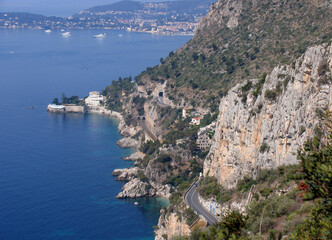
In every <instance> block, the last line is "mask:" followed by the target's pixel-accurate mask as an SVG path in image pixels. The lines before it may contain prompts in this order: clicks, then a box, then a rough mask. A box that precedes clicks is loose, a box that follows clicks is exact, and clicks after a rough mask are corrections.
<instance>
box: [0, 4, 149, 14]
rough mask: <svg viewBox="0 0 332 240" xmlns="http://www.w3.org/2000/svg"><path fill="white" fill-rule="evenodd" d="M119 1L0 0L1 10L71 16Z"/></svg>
mask: <svg viewBox="0 0 332 240" xmlns="http://www.w3.org/2000/svg"><path fill="white" fill-rule="evenodd" d="M119 1H120V0H0V12H5V11H12V12H30V13H39V14H43V15H47V16H71V15H73V14H74V13H77V12H79V11H81V10H84V9H86V8H89V7H93V6H98V5H106V4H111V3H114V2H119ZM138 1H141V0H138ZM151 2H152V1H151Z"/></svg>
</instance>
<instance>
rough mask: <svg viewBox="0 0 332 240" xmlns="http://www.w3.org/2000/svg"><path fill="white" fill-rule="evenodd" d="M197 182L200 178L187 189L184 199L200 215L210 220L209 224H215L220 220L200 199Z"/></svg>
mask: <svg viewBox="0 0 332 240" xmlns="http://www.w3.org/2000/svg"><path fill="white" fill-rule="evenodd" d="M197 182H198V180H196V181H195V183H194V184H192V185H191V187H190V188H189V189H188V190H187V192H186V194H185V196H184V201H185V202H186V203H187V205H188V206H189V207H191V208H192V209H193V210H194V211H196V212H197V213H198V214H199V215H202V216H203V217H204V218H205V219H206V221H207V222H208V225H213V224H215V223H217V222H219V221H218V219H217V218H216V217H215V216H214V215H213V214H212V213H210V212H209V211H208V210H206V209H205V208H204V207H203V206H202V205H201V204H200V202H199V200H198V193H197V191H196V188H197V187H196V184H197Z"/></svg>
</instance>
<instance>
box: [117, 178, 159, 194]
mask: <svg viewBox="0 0 332 240" xmlns="http://www.w3.org/2000/svg"><path fill="white" fill-rule="evenodd" d="M121 190H122V192H120V193H119V194H118V195H117V196H116V198H139V197H145V196H149V197H153V196H155V195H156V191H155V190H154V189H153V188H151V186H150V185H149V184H148V183H146V182H142V181H140V180H139V179H138V178H135V179H133V180H131V181H129V182H127V183H126V184H125V185H124V186H123V187H122V189H121Z"/></svg>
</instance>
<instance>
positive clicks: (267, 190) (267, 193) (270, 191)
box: [259, 188, 273, 197]
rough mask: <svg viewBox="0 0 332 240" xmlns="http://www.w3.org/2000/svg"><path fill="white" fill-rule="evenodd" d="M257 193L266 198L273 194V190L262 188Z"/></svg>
mask: <svg viewBox="0 0 332 240" xmlns="http://www.w3.org/2000/svg"><path fill="white" fill-rule="evenodd" d="M259 192H260V194H261V195H262V196H263V197H268V196H269V195H270V194H271V193H272V192H273V189H271V188H264V189H262V190H260V191H259Z"/></svg>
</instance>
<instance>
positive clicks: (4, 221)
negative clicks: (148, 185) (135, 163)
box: [0, 30, 189, 240]
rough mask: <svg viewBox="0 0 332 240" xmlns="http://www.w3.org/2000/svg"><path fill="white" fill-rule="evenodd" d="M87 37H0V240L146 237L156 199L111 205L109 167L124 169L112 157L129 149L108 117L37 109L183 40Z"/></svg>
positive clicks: (155, 57) (113, 187) (153, 59)
mask: <svg viewBox="0 0 332 240" xmlns="http://www.w3.org/2000/svg"><path fill="white" fill-rule="evenodd" d="M95 33H98V32H96V31H75V32H72V37H71V38H68V39H63V38H61V37H60V36H59V34H60V33H59V32H52V33H51V34H49V35H47V34H45V33H44V32H42V31H38V30H36V31H0V102H1V105H0V133H1V137H0V239H1V240H2V239H4V240H7V239H8V240H14V239H15V240H16V239H19V240H24V239H52V240H53V239H68V240H73V239H126V240H128V239H138V240H143V239H153V229H152V226H153V225H156V224H157V220H158V215H159V209H160V207H161V206H162V205H164V204H165V202H163V200H161V199H139V200H137V201H138V202H139V205H138V206H135V205H134V204H133V203H134V201H136V200H117V199H115V196H116V195H117V193H118V192H119V191H120V189H121V187H122V186H123V184H124V183H122V182H116V181H115V180H114V178H113V177H112V171H113V170H114V169H115V168H122V167H129V166H131V164H132V163H130V162H126V161H123V160H122V159H121V157H124V156H127V155H129V154H130V153H131V152H132V150H130V149H121V148H119V147H118V146H117V145H116V141H117V140H118V139H119V138H120V135H119V133H118V132H117V121H116V120H114V119H111V118H107V117H104V116H99V115H92V114H85V115H81V114H66V115H60V114H49V113H47V112H46V110H45V107H46V105H47V104H48V103H49V101H50V100H51V99H52V98H53V97H56V96H57V97H60V95H61V93H62V92H65V93H66V94H67V95H68V96H70V95H79V96H81V97H82V96H85V95H88V91H90V90H100V89H102V88H104V87H105V86H106V85H107V84H109V83H110V82H111V80H112V79H117V77H118V76H128V75H133V76H134V75H135V74H137V73H139V72H140V71H141V70H142V69H144V68H146V67H147V66H151V65H155V64H157V63H158V62H159V58H160V57H165V56H166V55H167V54H168V52H169V51H171V50H174V49H176V48H178V47H180V46H181V45H182V44H183V43H184V42H186V41H187V40H188V39H189V38H188V37H168V36H152V35H148V34H140V33H126V32H117V31H109V32H107V34H108V36H109V37H108V38H107V39H104V40H102V41H100V40H98V39H93V38H92V35H93V34H95ZM119 34H122V35H123V36H122V37H121V36H119ZM84 67H87V68H88V70H87V71H84ZM28 106H36V108H35V109H33V110H28V109H27V107H28Z"/></svg>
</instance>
